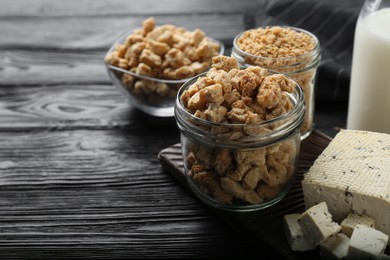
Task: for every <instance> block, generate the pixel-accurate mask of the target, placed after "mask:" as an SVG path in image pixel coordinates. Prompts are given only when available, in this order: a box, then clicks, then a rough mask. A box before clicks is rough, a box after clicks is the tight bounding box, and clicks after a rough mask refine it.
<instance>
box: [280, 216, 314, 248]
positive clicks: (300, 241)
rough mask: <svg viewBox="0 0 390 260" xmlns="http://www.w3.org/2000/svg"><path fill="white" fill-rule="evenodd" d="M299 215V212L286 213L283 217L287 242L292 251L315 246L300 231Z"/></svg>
mask: <svg viewBox="0 0 390 260" xmlns="http://www.w3.org/2000/svg"><path fill="white" fill-rule="evenodd" d="M299 216H300V214H288V215H285V216H284V218H283V220H284V231H285V234H286V238H287V242H288V244H289V245H290V248H291V250H293V251H308V250H314V249H315V248H316V246H315V245H314V244H313V243H312V242H311V241H310V240H308V239H307V237H306V236H305V235H304V234H303V233H302V230H301V227H300V226H299V224H298V218H299Z"/></svg>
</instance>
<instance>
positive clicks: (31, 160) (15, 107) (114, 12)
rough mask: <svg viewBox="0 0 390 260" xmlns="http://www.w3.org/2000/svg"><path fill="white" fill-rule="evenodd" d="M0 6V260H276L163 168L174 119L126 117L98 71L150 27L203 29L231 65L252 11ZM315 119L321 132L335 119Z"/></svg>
mask: <svg viewBox="0 0 390 260" xmlns="http://www.w3.org/2000/svg"><path fill="white" fill-rule="evenodd" d="M0 6H1V8H0V24H1V26H0V34H1V37H0V259H129V258H130V259H132V258H134V259H139V258H169V259H171V258H180V259H182V258H194V257H216V258H226V257H230V258H240V259H258V258H259V257H263V256H268V257H269V258H272V259H276V255H278V254H276V252H275V251H274V250H273V249H272V248H274V247H270V246H269V245H266V244H260V243H258V240H257V239H256V237H253V235H251V234H250V233H245V232H243V230H242V228H241V226H232V225H230V226H229V225H227V224H226V222H225V221H223V220H222V219H221V218H220V217H218V215H217V214H216V213H215V212H212V211H210V210H209V209H208V208H206V207H204V205H203V204H202V203H201V202H200V201H199V200H197V199H196V198H195V197H194V196H192V194H191V193H189V192H188V191H187V190H185V189H184V188H183V186H182V185H181V184H180V183H179V182H178V181H177V180H176V179H175V178H173V177H172V176H171V175H170V174H169V173H168V172H167V171H165V170H164V169H163V168H162V166H161V163H160V161H159V159H158V157H157V155H158V153H159V152H160V151H161V150H162V149H165V148H167V147H170V146H172V145H173V144H176V143H178V142H179V141H180V135H179V131H178V129H177V127H176V123H175V120H174V118H156V117H152V116H148V115H145V114H143V113H142V112H140V111H138V110H136V109H134V108H132V107H131V106H129V104H128V103H127V100H126V99H125V98H124V97H123V96H122V95H121V93H120V92H119V91H118V90H116V89H115V87H114V86H112V83H111V82H110V80H109V78H108V75H107V72H106V70H105V67H104V64H103V57H104V54H105V52H106V51H107V50H108V48H109V46H110V45H111V44H112V43H113V42H114V40H116V39H117V37H119V36H120V35H122V34H123V33H125V32H126V31H129V30H131V29H133V28H134V27H139V26H140V22H141V21H142V20H144V19H145V18H147V17H150V16H154V17H155V18H156V21H157V22H158V23H159V24H163V23H173V24H176V25H180V26H184V27H186V28H188V29H194V28H196V27H200V28H201V29H202V30H204V31H205V32H206V33H207V34H209V35H210V36H212V37H214V38H216V39H218V40H222V41H223V42H224V43H225V45H226V47H227V52H226V54H227V55H229V54H230V48H231V45H232V43H231V42H232V40H233V37H234V36H235V35H236V34H237V33H239V32H241V31H242V30H244V29H246V28H248V27H249V26H250V25H251V24H252V25H253V24H254V22H255V18H256V17H253V14H254V13H253V10H255V9H256V7H257V2H256V3H254V2H253V1H251V0H199V1H186V0H185V1H179V0H164V1H155V0H143V1H137V0H110V1H105V0H69V1H52V0H28V1H26V0H12V1H8V0H0ZM257 11H259V10H258V9H257ZM248 12H249V13H250V14H251V15H250V16H248V14H249V13H248ZM249 18H250V19H249ZM248 19H249V20H248ZM320 113H321V116H320V117H318V118H319V120H321V122H320V123H319V124H317V125H318V126H319V127H320V129H321V130H322V129H323V130H325V131H327V130H329V129H330V128H331V126H334V124H333V122H335V121H334V119H332V116H331V114H332V111H330V110H329V109H328V108H325V109H324V110H322V111H321V112H320ZM340 113H341V112H340ZM340 113H339V111H338V114H340ZM337 122H339V121H337ZM329 131H331V130H329ZM332 133H333V132H332ZM277 259H280V257H279V258H277Z"/></svg>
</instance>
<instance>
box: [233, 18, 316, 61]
mask: <svg viewBox="0 0 390 260" xmlns="http://www.w3.org/2000/svg"><path fill="white" fill-rule="evenodd" d="M270 27H282V28H288V29H292V30H295V31H297V32H301V33H305V34H307V35H309V36H310V37H311V38H313V39H314V41H315V46H314V47H313V49H312V50H310V51H307V52H305V53H303V54H300V55H296V56H286V57H277V58H275V57H267V56H259V55H255V54H251V53H249V52H246V51H244V50H242V49H241V48H240V47H239V46H238V44H237V41H238V39H239V38H240V37H241V36H242V35H243V34H244V33H245V32H248V31H252V30H256V29H258V28H260V27H258V28H252V29H249V30H246V31H243V32H241V33H239V34H238V35H236V36H235V37H234V40H233V49H234V50H235V51H237V52H238V53H239V54H240V55H245V56H249V57H251V58H255V59H263V60H269V61H290V60H297V59H304V58H306V57H311V56H315V55H316V54H317V53H318V54H319V53H320V42H319V40H318V38H317V36H315V35H314V34H313V33H311V32H309V31H307V30H305V29H302V28H298V27H293V26H286V25H272V26H270Z"/></svg>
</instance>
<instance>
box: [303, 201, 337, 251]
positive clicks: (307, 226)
mask: <svg viewBox="0 0 390 260" xmlns="http://www.w3.org/2000/svg"><path fill="white" fill-rule="evenodd" d="M298 223H299V225H300V227H301V229H302V232H303V233H304V234H305V235H306V237H307V238H308V239H309V240H310V241H311V242H312V243H314V244H315V245H318V244H319V243H320V242H321V241H324V240H325V239H327V238H328V237H330V236H331V235H334V234H337V233H338V232H340V230H341V226H340V225H339V224H337V223H336V222H334V221H333V220H332V215H331V214H330V213H329V211H328V207H327V205H326V203H325V202H321V203H319V204H317V205H314V206H313V207H311V208H309V209H307V210H306V211H305V212H304V213H303V214H302V215H301V216H300V217H299V219H298Z"/></svg>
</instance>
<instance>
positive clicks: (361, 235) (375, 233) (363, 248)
mask: <svg viewBox="0 0 390 260" xmlns="http://www.w3.org/2000/svg"><path fill="white" fill-rule="evenodd" d="M388 240H389V236H387V235H386V234H384V233H383V232H381V231H379V230H376V229H374V228H371V227H367V226H365V225H360V224H358V225H356V227H355V229H354V230H353V232H352V236H351V239H350V242H349V247H348V255H347V258H348V259H378V258H380V257H381V256H382V255H383V253H384V252H385V249H386V245H387V242H388Z"/></svg>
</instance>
